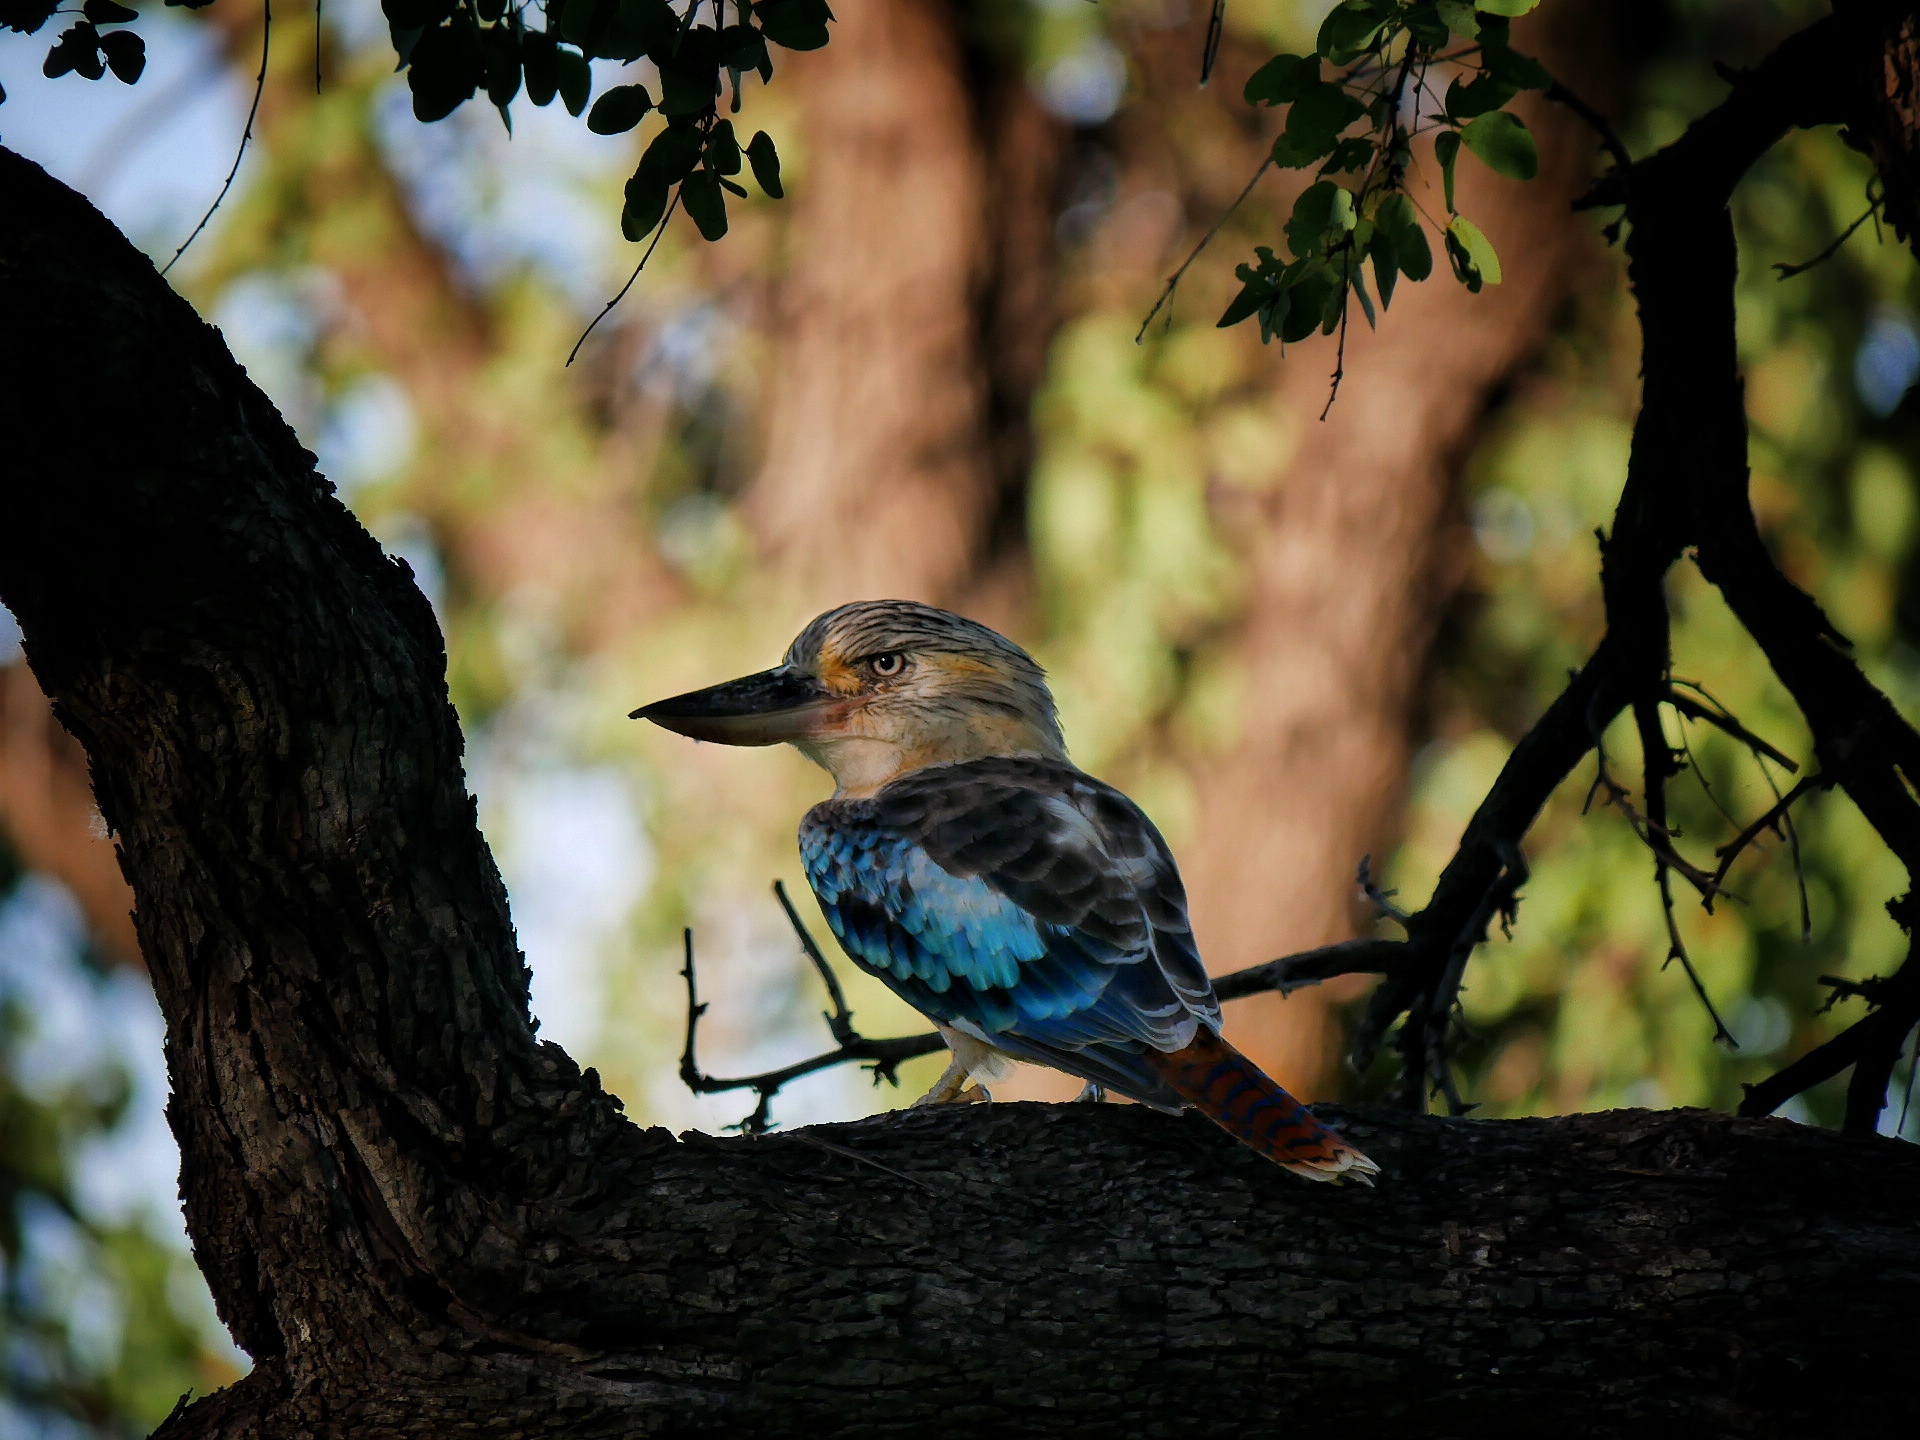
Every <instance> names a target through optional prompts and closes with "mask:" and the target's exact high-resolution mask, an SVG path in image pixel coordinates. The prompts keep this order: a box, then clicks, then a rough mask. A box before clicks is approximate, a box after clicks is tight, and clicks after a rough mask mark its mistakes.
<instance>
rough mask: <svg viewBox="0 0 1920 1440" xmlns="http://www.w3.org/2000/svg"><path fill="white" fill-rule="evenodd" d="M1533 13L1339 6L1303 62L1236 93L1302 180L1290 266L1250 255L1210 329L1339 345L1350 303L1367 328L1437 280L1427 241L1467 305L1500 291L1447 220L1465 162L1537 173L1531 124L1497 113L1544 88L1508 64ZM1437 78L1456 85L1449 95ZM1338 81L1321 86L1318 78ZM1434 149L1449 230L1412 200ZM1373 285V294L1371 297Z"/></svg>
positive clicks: (1471, 240)
mask: <svg viewBox="0 0 1920 1440" xmlns="http://www.w3.org/2000/svg"><path fill="white" fill-rule="evenodd" d="M1538 3H1539V0H1344V3H1342V4H1340V5H1337V6H1335V7H1334V9H1333V10H1331V11H1330V12H1329V13H1328V14H1327V17H1326V19H1325V21H1324V22H1322V24H1321V26H1320V30H1319V33H1318V34H1317V35H1316V37H1315V41H1314V48H1313V50H1312V51H1311V52H1310V53H1308V54H1305V55H1292V54H1286V55H1276V56H1274V57H1273V58H1272V59H1271V60H1269V61H1268V62H1267V63H1266V64H1265V65H1262V66H1261V67H1260V68H1259V69H1258V70H1257V71H1255V72H1254V74H1253V76H1252V77H1251V78H1250V79H1249V80H1248V81H1247V85H1246V92H1245V93H1246V99H1247V102H1248V103H1249V104H1253V105H1266V106H1272V107H1281V106H1284V107H1285V108H1286V112H1287V118H1286V126H1285V128H1284V130H1283V131H1282V132H1281V134H1280V136H1279V138H1278V139H1276V140H1275V141H1274V143H1273V148H1272V151H1271V153H1270V155H1269V157H1268V162H1267V163H1269V164H1271V165H1276V166H1279V167H1281V168H1283V169H1294V170H1313V171H1314V172H1315V180H1314V183H1313V184H1311V185H1309V186H1308V187H1307V188H1306V189H1305V190H1304V191H1303V192H1302V193H1301V195H1300V197H1299V199H1298V200H1297V201H1296V202H1295V203H1294V207H1293V213H1292V216H1291V218H1290V219H1289V220H1288V221H1287V223H1286V226H1285V238H1286V248H1287V251H1288V254H1289V257H1290V258H1287V259H1284V260H1283V259H1281V258H1280V256H1279V255H1278V254H1277V253H1276V251H1275V249H1273V248H1272V247H1268V246H1259V247H1257V248H1256V250H1255V252H1254V255H1255V261H1256V263H1254V264H1250V265H1246V264H1243V265H1241V266H1240V267H1239V270H1238V275H1239V278H1240V281H1241V289H1240V293H1239V294H1238V295H1236V296H1235V297H1234V299H1233V301H1232V303H1231V304H1229V305H1228V306H1227V309H1226V312H1225V313H1224V314H1223V315H1222V316H1221V317H1220V322H1219V323H1220V325H1221V326H1223V327H1224V326H1230V325H1238V324H1240V323H1241V322H1242V321H1245V320H1249V319H1257V320H1258V322H1259V325H1260V336H1261V339H1262V340H1263V341H1272V340H1274V339H1278V340H1280V341H1282V342H1283V343H1285V342H1289V341H1295V340H1304V339H1305V338H1307V337H1308V336H1309V335H1311V334H1313V333H1314V331H1316V330H1318V331H1320V332H1321V333H1322V334H1327V335H1331V334H1332V333H1334V331H1335V330H1339V329H1341V328H1342V327H1343V326H1344V324H1345V322H1346V317H1347V314H1348V306H1349V304H1350V303H1351V302H1353V301H1355V300H1357V301H1358V302H1359V303H1360V308H1361V310H1362V311H1363V312H1364V313H1365V315H1366V317H1367V323H1368V324H1369V325H1371V324H1374V323H1376V320H1377V315H1376V311H1375V302H1374V296H1375V294H1377V295H1378V298H1379V306H1380V308H1383V309H1384V308H1385V307H1386V306H1387V305H1388V304H1389V303H1391V301H1392V299H1393V293H1394V288H1395V286H1396V285H1397V284H1398V282H1399V280H1400V278H1401V277H1402V276H1405V277H1406V278H1407V279H1409V280H1415V281H1419V280H1425V279H1426V278H1427V277H1428V276H1429V275H1430V274H1432V272H1433V246H1432V244H1431V243H1430V242H1429V240H1428V237H1427V227H1428V226H1431V227H1432V228H1433V230H1435V231H1436V232H1437V234H1438V236H1439V238H1440V240H1441V243H1442V245H1443V247H1444V249H1445V253H1446V256H1447V261H1448V264H1449V266H1450V267H1451V268H1452V270H1453V274H1454V277H1455V278H1456V279H1457V280H1459V281H1460V283H1461V284H1463V285H1465V286H1466V287H1467V288H1468V289H1469V290H1474V291H1477V290H1479V289H1480V288H1481V287H1482V286H1484V285H1497V284H1499V283H1500V258H1499V256H1498V255H1497V254H1496V253H1495V252H1494V248H1493V245H1492V243H1491V242H1489V241H1488V239H1487V237H1486V235H1485V234H1483V233H1482V232H1481V230H1480V228H1479V227H1478V226H1476V225H1475V224H1474V223H1473V222H1472V221H1471V220H1469V219H1467V218H1466V217H1465V216H1463V215H1461V214H1460V213H1459V212H1458V210H1457V209H1456V208H1455V205H1454V180H1455V171H1456V167H1457V165H1458V162H1459V157H1460V151H1461V150H1462V149H1463V148H1464V149H1466V150H1468V151H1471V152H1472V153H1473V154H1474V155H1475V156H1476V157H1477V158H1478V159H1479V160H1481V161H1482V162H1484V163H1485V164H1486V165H1488V166H1489V167H1491V168H1492V169H1493V170H1495V171H1496V172H1498V173H1499V174H1501V175H1505V176H1508V177H1509V178H1511V179H1515V180H1530V179H1532V178H1533V177H1534V176H1535V175H1536V174H1538V173H1539V169H1540V157H1539V152H1538V149H1537V147H1536V146H1535V144H1534V139H1533V135H1532V132H1530V131H1529V130H1528V129H1527V126H1526V122H1525V121H1523V120H1521V119H1520V117H1519V116H1517V115H1515V114H1513V113H1512V112H1511V111H1510V110H1508V109H1507V108H1506V107H1507V106H1508V104H1509V103H1510V102H1511V101H1512V100H1513V99H1514V98H1515V97H1516V96H1517V95H1519V94H1520V93H1521V92H1522V91H1523V90H1541V89H1545V88H1546V87H1548V86H1549V85H1551V84H1552V83H1553V79H1552V76H1550V75H1549V74H1548V73H1547V71H1546V70H1545V69H1544V68H1543V67H1542V66H1541V65H1540V64H1539V62H1538V61H1536V60H1534V59H1532V58H1531V57H1529V56H1526V55H1523V54H1521V53H1520V52H1519V51H1517V50H1515V49H1513V47H1512V44H1511V43H1510V37H1509V33H1508V31H1509V24H1510V22H1511V20H1512V19H1513V18H1514V17H1516V16H1519V15H1523V14H1525V13H1526V12H1527V11H1529V10H1531V9H1533V8H1534V7H1535V6H1536V5H1537V4H1538ZM1436 66H1442V67H1447V68H1451V69H1453V70H1454V71H1455V73H1454V74H1453V76H1452V77H1451V79H1450V80H1449V83H1448V84H1447V88H1446V91H1445V93H1444V95H1442V94H1440V93H1439V92H1438V91H1437V90H1436V88H1435V85H1434V77H1433V70H1434V67H1436ZM1329 71H1332V72H1334V73H1333V74H1332V75H1329V74H1328V72H1329ZM1424 135H1432V136H1433V153H1434V158H1435V160H1436V162H1437V163H1438V165H1439V168H1440V174H1441V182H1442V189H1443V193H1444V195H1445V198H1446V209H1447V214H1446V218H1445V220H1444V221H1441V220H1437V219H1435V218H1434V217H1432V216H1429V215H1427V214H1426V213H1425V212H1424V211H1423V210H1422V209H1421V208H1420V206H1419V204H1418V202H1417V201H1416V200H1415V199H1414V197H1413V196H1412V195H1411V194H1410V193H1408V190H1407V179H1408V176H1409V174H1410V173H1411V172H1412V171H1413V169H1414V150H1413V142H1414V140H1415V139H1416V138H1417V137H1420V136H1424ZM1369 271H1371V272H1372V277H1373V285H1372V292H1371V293H1370V292H1369V289H1368V284H1367V275H1368V272H1369Z"/></svg>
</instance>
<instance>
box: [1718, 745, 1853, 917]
mask: <svg viewBox="0 0 1920 1440" xmlns="http://www.w3.org/2000/svg"><path fill="white" fill-rule="evenodd" d="M1832 783H1833V782H1832V781H1831V780H1829V779H1828V778H1827V777H1826V776H1824V775H1808V776H1805V777H1804V778H1802V779H1801V781H1800V782H1799V783H1798V784H1797V785H1795V786H1794V787H1793V788H1792V789H1791V790H1789V791H1787V793H1786V794H1784V795H1778V794H1777V792H1776V795H1777V798H1776V800H1775V801H1774V803H1773V805H1772V806H1770V807H1769V808H1768V809H1767V811H1766V813H1765V814H1763V815H1762V816H1761V817H1760V818H1759V819H1758V820H1755V821H1754V822H1753V823H1752V824H1751V825H1749V826H1747V828H1746V829H1744V830H1742V831H1741V832H1740V833H1739V834H1738V835H1736V836H1734V837H1733V839H1731V840H1729V841H1728V842H1727V843H1726V844H1724V845H1722V846H1721V847H1720V848H1719V849H1718V850H1716V851H1714V852H1713V853H1714V854H1715V855H1717V856H1719V857H1720V866H1719V868H1718V869H1717V870H1715V871H1714V872H1713V883H1714V887H1715V889H1718V888H1719V887H1720V882H1721V881H1723V880H1725V879H1726V878H1727V872H1728V871H1729V870H1731V869H1732V868H1733V862H1734V861H1736V860H1738V859H1739V858H1740V856H1741V854H1742V853H1743V852H1744V851H1745V850H1746V849H1747V848H1748V847H1749V846H1750V845H1752V844H1753V842H1754V841H1755V840H1757V839H1759V838H1760V834H1761V832H1762V831H1764V830H1771V831H1773V833H1774V834H1776V835H1781V834H1782V833H1783V832H1782V829H1781V822H1782V821H1783V820H1785V819H1786V818H1787V811H1789V810H1791V809H1792V808H1793V805H1794V802H1795V801H1797V800H1800V799H1801V798H1802V797H1804V796H1807V795H1810V794H1812V793H1813V792H1814V791H1815V790H1824V789H1826V788H1827V787H1828V786H1829V785H1831V784H1832ZM1707 909H1708V910H1709V911H1711V910H1712V909H1713V899H1712V897H1711V896H1709V897H1708V898H1707Z"/></svg>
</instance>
